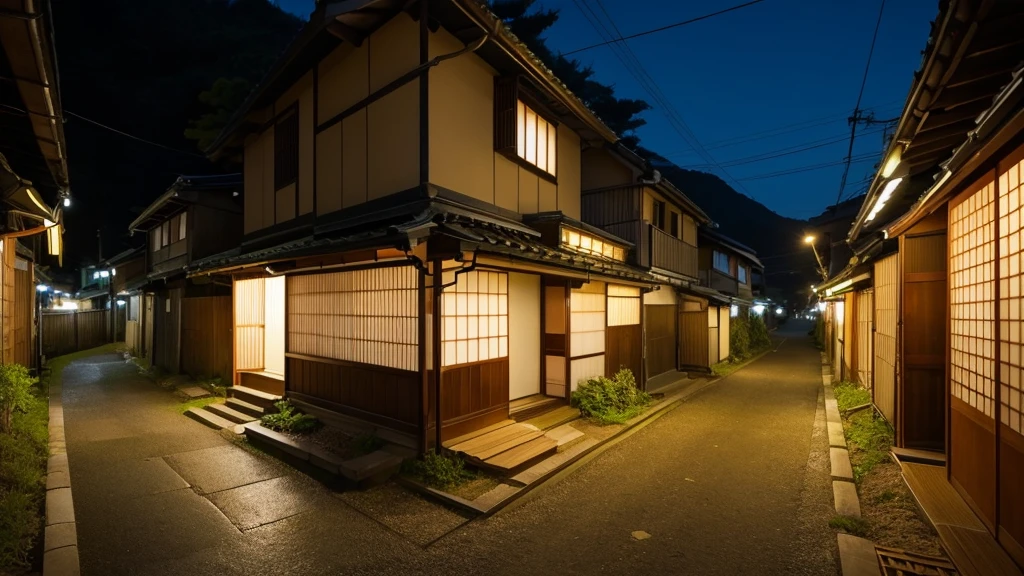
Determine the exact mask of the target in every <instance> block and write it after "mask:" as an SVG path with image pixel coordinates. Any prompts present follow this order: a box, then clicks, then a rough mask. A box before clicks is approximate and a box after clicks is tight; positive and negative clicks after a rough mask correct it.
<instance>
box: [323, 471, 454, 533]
mask: <svg viewBox="0 0 1024 576" xmlns="http://www.w3.org/2000/svg"><path fill="white" fill-rule="evenodd" d="M337 497H338V498H339V499H341V500H342V501H343V502H345V503H346V504H348V505H349V506H352V507H353V508H355V509H356V510H358V511H360V512H362V513H363V514H365V515H367V516H369V517H370V518H373V519H374V520H376V521H377V522H380V523H381V524H383V525H384V526H387V527H388V528H390V529H391V530H394V531H395V532H397V533H398V534H401V535H402V536H404V537H405V538H407V539H408V540H410V541H412V542H414V543H416V544H418V545H420V546H425V545H427V544H429V543H431V542H433V541H434V540H437V539H438V538H440V537H441V536H444V535H445V534H447V533H449V532H451V531H452V530H455V529H456V528H458V527H459V526H461V525H463V524H465V523H466V522H468V521H469V518H467V517H466V516H464V515H462V514H460V513H458V512H457V511H455V510H452V509H450V508H447V507H445V506H442V505H441V504H438V503H436V502H434V501H433V500H428V499H427V498H425V497H423V496H420V495H419V494H416V493H414V492H412V491H410V490H407V489H405V488H402V487H401V486H399V485H398V484H396V483H394V482H388V483H385V484H382V485H380V486H376V487H373V488H370V489H369V490H351V491H348V492H344V493H342V494H339V495H338V496H337Z"/></svg>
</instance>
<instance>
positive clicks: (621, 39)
mask: <svg viewBox="0 0 1024 576" xmlns="http://www.w3.org/2000/svg"><path fill="white" fill-rule="evenodd" d="M575 1H576V0H573V2H575ZM761 2H764V0H752V1H751V2H747V3H745V4H739V5H737V6H733V7H731V8H726V9H724V10H719V11H718V12H712V13H711V14H705V15H703V16H698V17H696V18H691V19H689V20H684V21H682V22H676V23H675V24H669V25H668V26H662V27H660V28H655V29H653V30H647V31H646V32H638V33H636V34H630V35H629V36H623V35H622V34H621V33H620V34H618V38H613V39H611V40H608V41H606V42H599V43H597V44H593V45H591V46H584V47H583V48H577V49H575V50H570V51H569V52H563V53H562V56H569V55H570V54H576V53H577V52H583V51H585V50H590V49H592V48H598V47H600V46H607V45H609V44H613V43H616V42H625V41H626V40H632V39H633V38H639V37H641V36H647V35H648V34H654V33H656V32H664V31H665V30H669V29H672V28H678V27H680V26H686V25H687V24H693V23H694V22H700V21H701V20H707V19H708V18H712V17H714V16H718V15H720V14H725V13H726V12H732V11H733V10H739V9H740V8H746V7H747V6H753V5H754V4H759V3H761ZM598 3H599V4H600V2H598ZM577 6H579V4H577ZM601 10H602V11H604V8H602V9H601ZM605 14H607V12H605ZM584 16H586V14H584ZM608 19H609V20H611V17H609V18H608ZM611 21H612V22H613V24H612V25H613V26H614V20H611ZM617 30H618V29H616V31H617Z"/></svg>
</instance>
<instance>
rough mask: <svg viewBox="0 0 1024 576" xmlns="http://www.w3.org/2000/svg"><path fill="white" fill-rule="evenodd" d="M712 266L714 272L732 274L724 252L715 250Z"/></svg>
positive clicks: (727, 256) (727, 257)
mask: <svg viewBox="0 0 1024 576" xmlns="http://www.w3.org/2000/svg"><path fill="white" fill-rule="evenodd" d="M712 265H713V266H714V267H715V270H718V271H719V272H723V273H725V274H730V273H732V271H731V270H730V269H729V255H728V254H726V253H725V252H719V251H718V250H715V252H714V262H712Z"/></svg>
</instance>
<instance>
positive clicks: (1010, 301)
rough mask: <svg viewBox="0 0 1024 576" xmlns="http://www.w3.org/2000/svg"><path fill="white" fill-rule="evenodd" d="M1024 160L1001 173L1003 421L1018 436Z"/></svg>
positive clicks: (1022, 372) (1023, 350)
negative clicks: (1022, 175) (1022, 170)
mask: <svg viewBox="0 0 1024 576" xmlns="http://www.w3.org/2000/svg"><path fill="white" fill-rule="evenodd" d="M1022 168H1024V161H1021V162H1018V163H1015V164H1013V165H1012V166H1009V167H1005V165H1000V171H1001V173H1000V174H999V349H1000V352H999V383H1000V384H999V386H1000V392H999V402H1000V407H999V408H1000V411H999V414H1000V417H999V421H1000V422H1001V423H1002V424H1005V425H1006V426H1009V427H1010V429H1011V430H1013V431H1014V432H1016V433H1017V434H1022V433H1024V379H1022V377H1024V330H1022V326H1021V325H1022V324H1024V322H1021V320H1022V316H1024V311H1022V306H1024V291H1022V290H1021V289H1020V286H1021V282H1022V281H1024V267H1022V266H1021V258H1022V254H1024V243H1022V234H1021V230H1022V229H1024V222H1022V221H1021V217H1022V216H1024V210H1021V204H1022V199H1021V194H1024V182H1022V180H1024V178H1021V177H1020V174H1021V169H1022Z"/></svg>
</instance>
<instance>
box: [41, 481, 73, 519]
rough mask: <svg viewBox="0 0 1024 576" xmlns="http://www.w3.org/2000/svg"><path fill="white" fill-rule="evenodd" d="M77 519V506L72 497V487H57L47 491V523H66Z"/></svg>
mask: <svg viewBox="0 0 1024 576" xmlns="http://www.w3.org/2000/svg"><path fill="white" fill-rule="evenodd" d="M74 521H75V506H74V502H73V501H72V499H71V488H56V489H54V490H47V491H46V525H47V526H50V525H52V524H64V523H66V522H74Z"/></svg>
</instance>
